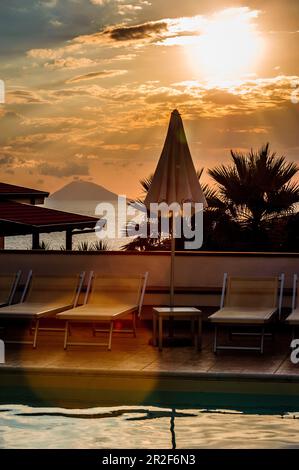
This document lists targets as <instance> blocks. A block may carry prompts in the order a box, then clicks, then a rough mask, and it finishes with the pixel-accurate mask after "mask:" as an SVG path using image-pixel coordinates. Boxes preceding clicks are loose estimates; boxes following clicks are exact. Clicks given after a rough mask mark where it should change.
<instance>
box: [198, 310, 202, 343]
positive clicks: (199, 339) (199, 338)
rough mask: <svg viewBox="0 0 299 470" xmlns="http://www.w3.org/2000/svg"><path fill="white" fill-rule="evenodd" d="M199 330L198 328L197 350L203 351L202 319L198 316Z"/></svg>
mask: <svg viewBox="0 0 299 470" xmlns="http://www.w3.org/2000/svg"><path fill="white" fill-rule="evenodd" d="M197 321H198V330H197V335H198V337H197V350H198V351H201V349H202V319H201V317H198V320H197Z"/></svg>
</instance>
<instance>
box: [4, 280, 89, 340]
mask: <svg viewBox="0 0 299 470" xmlns="http://www.w3.org/2000/svg"><path fill="white" fill-rule="evenodd" d="M84 276H85V273H81V274H80V276H72V277H66V276H56V275H55V276H54V275H53V276H39V275H38V276H33V275H32V272H31V271H30V273H29V275H28V278H27V282H26V285H25V289H24V291H23V294H22V298H21V301H20V303H18V304H14V305H9V306H7V307H3V308H0V319H6V320H11V319H13V320H29V321H31V322H33V323H35V326H34V336H33V341H10V340H9V341H6V342H7V343H20V344H32V345H33V348H36V346H37V336H38V331H39V330H40V331H59V330H60V331H62V330H61V329H59V328H39V323H40V320H41V319H42V318H47V317H51V316H54V315H56V314H57V313H58V312H62V311H64V310H68V309H71V308H73V307H74V306H76V305H77V303H78V299H79V295H80V292H81V289H82V284H83V280H84ZM31 329H32V328H31V327H30V331H31Z"/></svg>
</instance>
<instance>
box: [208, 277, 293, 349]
mask: <svg viewBox="0 0 299 470" xmlns="http://www.w3.org/2000/svg"><path fill="white" fill-rule="evenodd" d="M283 286H284V274H281V275H280V276H275V277H251V278H250V277H228V275H227V274H225V275H224V279H223V287H222V296H221V305H220V310H218V311H217V312H215V313H214V314H213V315H211V316H210V317H209V320H210V322H212V323H214V324H215V336H214V352H215V353H217V351H219V350H227V349H228V350H247V351H259V352H260V353H261V354H262V353H263V352H264V338H265V335H266V333H265V326H266V325H267V324H268V323H269V322H270V321H271V320H272V319H273V316H274V315H275V314H276V313H277V312H278V314H279V318H280V316H281V307H282V295H283ZM219 326H229V327H231V328H232V327H234V326H254V327H257V328H258V329H260V332H257V333H249V332H248V333H247V332H244V333H234V334H238V335H244V336H260V345H259V346H258V347H256V346H232V345H219V344H218V327H219Z"/></svg>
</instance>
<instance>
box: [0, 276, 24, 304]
mask: <svg viewBox="0 0 299 470" xmlns="http://www.w3.org/2000/svg"><path fill="white" fill-rule="evenodd" d="M21 275H22V271H21V270H19V271H18V272H17V273H14V274H0V308H1V307H5V306H6V305H11V304H12V302H13V300H14V296H15V293H16V290H17V287H18V284H19V282H20V278H21Z"/></svg>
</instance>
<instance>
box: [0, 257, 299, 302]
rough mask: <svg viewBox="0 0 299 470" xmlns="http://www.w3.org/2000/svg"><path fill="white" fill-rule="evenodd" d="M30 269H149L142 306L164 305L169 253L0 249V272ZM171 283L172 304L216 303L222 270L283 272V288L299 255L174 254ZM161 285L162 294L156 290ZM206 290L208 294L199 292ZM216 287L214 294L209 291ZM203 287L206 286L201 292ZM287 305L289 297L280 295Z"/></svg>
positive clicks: (134, 271) (106, 271) (117, 271)
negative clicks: (173, 280) (173, 289)
mask: <svg viewBox="0 0 299 470" xmlns="http://www.w3.org/2000/svg"><path fill="white" fill-rule="evenodd" d="M18 269H22V270H23V271H24V273H25V272H27V271H28V270H29V269H33V271H34V272H36V273H37V274H55V273H59V274H64V273H65V274H66V273H68V274H69V273H78V272H80V271H83V270H85V271H89V270H94V271H96V272H98V273H102V274H112V275H126V274H127V275H134V274H140V273H142V272H145V271H149V284H148V285H149V288H150V290H153V288H155V287H158V289H157V291H158V292H152V293H148V294H147V295H146V299H145V303H146V304H147V305H158V304H167V303H168V301H169V299H168V295H167V286H168V283H169V269H170V255H169V254H168V253H146V254H143V253H136V254H135V253H125V252H103V253H84V252H74V253H68V252H51V251H48V252H43V253H39V252H32V251H13V252H12V251H2V252H1V253H0V272H2V273H5V272H11V271H16V270H18ZM175 270H176V286H178V287H179V288H180V289H179V290H183V291H184V292H183V293H178V294H177V295H176V304H177V305H206V306H208V305H210V306H217V305H219V289H220V288H221V285H222V277H223V273H224V272H229V273H231V274H234V275H248V276H267V275H275V274H279V273H281V272H284V273H285V274H286V287H287V288H291V286H292V276H293V273H294V272H299V254H255V253H246V254H238V253H206V252H202V253H196V254H195V253H177V255H176V262H175ZM163 287H164V288H165V290H164V292H163V289H162V292H159V291H161V288H163ZM205 288H207V289H208V290H211V289H212V292H203V291H204V290H205ZM213 288H218V292H217V291H215V292H213ZM207 289H206V290H207ZM285 305H287V306H289V305H290V297H289V296H286V297H285Z"/></svg>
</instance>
